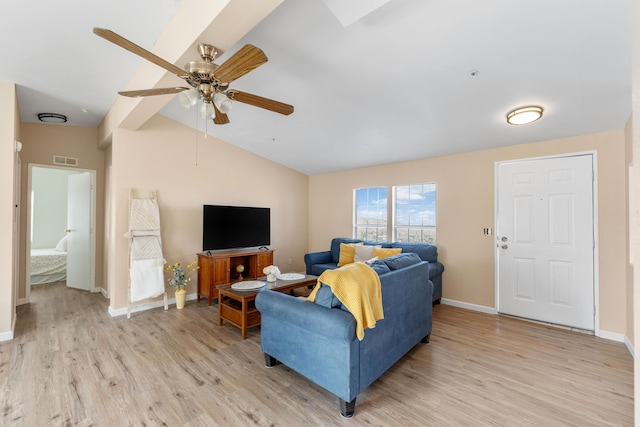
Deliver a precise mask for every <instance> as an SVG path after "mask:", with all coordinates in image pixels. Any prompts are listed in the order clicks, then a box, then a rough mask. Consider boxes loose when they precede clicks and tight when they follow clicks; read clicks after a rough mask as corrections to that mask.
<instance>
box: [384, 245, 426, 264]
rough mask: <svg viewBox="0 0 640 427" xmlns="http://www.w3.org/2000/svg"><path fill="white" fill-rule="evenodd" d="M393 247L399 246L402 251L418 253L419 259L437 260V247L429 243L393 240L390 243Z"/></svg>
mask: <svg viewBox="0 0 640 427" xmlns="http://www.w3.org/2000/svg"><path fill="white" fill-rule="evenodd" d="M391 247H393V248H400V249H402V252H403V253H404V252H413V253H414V254H418V256H419V257H420V259H421V260H423V261H429V262H436V261H438V247H437V246H436V245H431V244H429V243H403V242H393V243H392V244H391Z"/></svg>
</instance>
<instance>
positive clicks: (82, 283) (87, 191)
mask: <svg viewBox="0 0 640 427" xmlns="http://www.w3.org/2000/svg"><path fill="white" fill-rule="evenodd" d="M91 181H92V176H91V174H90V173H89V172H84V173H79V174H77V175H70V176H69V178H68V184H69V185H68V198H67V230H68V231H67V233H68V237H67V286H68V287H70V288H77V289H83V290H86V291H90V290H92V289H93V263H92V259H93V258H92V257H93V250H92V249H93V247H92V230H91V218H92V214H91V205H92V191H91Z"/></svg>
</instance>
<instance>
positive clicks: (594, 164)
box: [493, 150, 621, 341]
mask: <svg viewBox="0 0 640 427" xmlns="http://www.w3.org/2000/svg"><path fill="white" fill-rule="evenodd" d="M580 156H591V168H592V171H593V180H592V182H591V188H592V192H593V200H592V203H593V205H592V210H593V242H594V247H593V304H594V308H595V313H594V318H593V322H594V331H593V332H594V335H596V336H601V331H600V241H599V240H598V229H599V228H598V152H597V150H590V151H579V152H575V153H564V154H556V155H550V156H540V157H528V158H524V159H511V160H502V161H497V162H494V165H493V168H494V169H493V177H494V179H493V187H494V188H493V203H494V206H493V209H494V210H493V211H494V212H496V215H495V216H494V225H493V230H494V233H493V234H494V236H498V235H499V233H500V229H499V227H498V223H499V219H498V215H497V212H498V168H499V166H500V165H502V164H507V163H522V162H529V161H535V160H548V159H561V158H566V157H580ZM493 263H494V271H495V272H496V273H495V275H494V293H495V307H496V309H495V310H496V313H499V312H500V311H499V310H500V300H499V289H498V277H499V274H498V245H497V244H496V245H495V249H494V255H493ZM606 333H607V332H606V331H605V334H606ZM615 341H621V340H617V339H616V340H615Z"/></svg>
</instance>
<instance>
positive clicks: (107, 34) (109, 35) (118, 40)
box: [93, 27, 189, 79]
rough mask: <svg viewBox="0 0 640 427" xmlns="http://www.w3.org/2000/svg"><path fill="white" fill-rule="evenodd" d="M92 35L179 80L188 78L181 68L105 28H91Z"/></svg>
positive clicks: (187, 74)
mask: <svg viewBox="0 0 640 427" xmlns="http://www.w3.org/2000/svg"><path fill="white" fill-rule="evenodd" d="M93 33H94V34H96V35H97V36H100V37H102V38H103V39H105V40H108V41H110V42H111V43H115V44H117V45H118V46H120V47H122V48H124V49H127V50H128V51H129V52H131V53H135V54H136V55H138V56H141V57H142V58H144V59H146V60H147V61H150V62H153V63H154V64H156V65H157V66H159V67H162V68H164V69H165V70H167V71H170V72H172V73H173V74H175V75H177V76H178V77H180V78H183V79H185V78H187V77H189V73H187V72H186V71H185V70H183V69H182V68H180V67H176V66H175V65H173V64H172V63H170V62H168V61H165V60H164V59H162V58H160V57H159V56H157V55H155V54H153V53H151V52H149V51H148V50H146V49H144V48H141V47H140V46H138V45H137V44H135V43H133V42H131V41H129V40H127V39H125V38H124V37H122V36H120V35H118V34H116V33H114V32H113V31H111V30H107V29H105V28H98V27H94V28H93Z"/></svg>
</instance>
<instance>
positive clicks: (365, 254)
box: [353, 245, 380, 262]
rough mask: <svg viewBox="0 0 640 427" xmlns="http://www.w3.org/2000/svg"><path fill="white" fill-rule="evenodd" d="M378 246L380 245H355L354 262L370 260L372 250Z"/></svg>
mask: <svg viewBox="0 0 640 427" xmlns="http://www.w3.org/2000/svg"><path fill="white" fill-rule="evenodd" d="M379 247H380V245H378V246H371V245H358V246H356V247H355V250H356V253H355V256H354V258H353V260H354V261H355V262H365V261H367V260H370V259H371V258H373V250H374V249H375V248H379Z"/></svg>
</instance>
